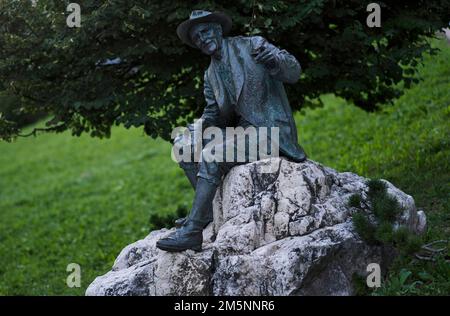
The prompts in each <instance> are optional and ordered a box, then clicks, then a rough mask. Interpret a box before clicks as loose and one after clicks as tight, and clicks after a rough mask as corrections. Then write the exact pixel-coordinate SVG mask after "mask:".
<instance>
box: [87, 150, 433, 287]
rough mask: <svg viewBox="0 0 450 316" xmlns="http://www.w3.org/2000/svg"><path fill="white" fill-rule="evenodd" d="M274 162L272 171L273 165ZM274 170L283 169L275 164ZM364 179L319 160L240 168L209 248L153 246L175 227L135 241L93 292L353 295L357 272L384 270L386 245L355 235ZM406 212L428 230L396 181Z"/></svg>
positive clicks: (217, 208)
mask: <svg viewBox="0 0 450 316" xmlns="http://www.w3.org/2000/svg"><path fill="white" fill-rule="evenodd" d="M269 163H271V164H272V170H271V171H273V172H271V173H264V172H263V171H267V166H268V164H269ZM274 167H275V168H274ZM366 180H367V179H365V178H362V177H360V176H358V175H356V174H353V173H348V172H346V173H338V172H336V171H335V170H333V169H330V168H327V167H324V166H322V165H320V164H318V163H316V162H313V161H310V160H308V161H306V162H304V163H293V162H290V161H287V160H285V159H279V158H276V159H275V158H274V159H268V160H263V161H259V162H255V163H251V164H247V165H243V166H239V167H235V168H234V169H233V170H232V171H231V172H230V173H229V174H228V175H227V177H226V179H225V181H224V183H223V185H222V186H221V187H220V188H219V190H218V191H217V194H216V197H215V200H214V222H213V223H211V224H210V225H209V226H208V227H207V228H206V229H205V231H204V234H203V235H204V243H203V251H202V252H198V253H197V252H194V251H190V250H188V251H185V252H181V253H168V252H164V251H162V250H159V249H157V248H156V247H155V243H156V241H157V240H158V239H160V238H161V237H164V236H166V235H168V234H169V233H171V232H172V231H173V230H174V228H173V229H171V230H167V229H162V230H158V231H153V232H151V233H150V234H149V235H148V236H147V237H146V238H144V239H143V240H139V241H137V242H135V243H134V244H131V245H129V246H127V247H126V248H125V249H123V250H122V252H121V253H120V255H119V256H118V258H117V259H116V261H115V263H114V266H113V268H112V271H110V272H108V273H107V274H105V275H103V276H100V277H97V278H96V279H95V280H94V282H93V283H92V284H91V285H90V286H89V288H88V289H87V291H86V294H87V295H351V294H352V293H353V288H352V275H353V273H355V272H356V273H359V274H365V273H366V267H367V265H368V264H369V263H379V264H380V265H381V266H382V267H385V266H386V260H387V259H389V258H388V257H390V255H388V256H387V255H386V249H382V248H381V247H373V246H368V245H367V244H366V243H364V242H363V241H362V240H361V239H360V238H359V237H358V235H357V233H356V232H355V230H354V228H353V225H352V220H351V218H352V213H353V212H354V211H355V210H354V209H351V208H349V207H348V199H349V197H350V195H352V194H353V193H360V194H361V195H362V197H363V198H365V197H366V192H367V186H366V183H365V182H366ZM387 185H388V192H389V194H392V195H394V196H395V197H396V198H397V199H398V201H399V202H400V203H401V204H402V205H403V207H404V209H405V211H404V213H403V215H402V217H401V219H399V224H402V225H406V226H407V227H409V228H410V230H411V231H414V232H416V233H421V232H423V231H424V230H425V226H426V218H425V215H424V213H423V212H422V211H419V212H418V211H417V210H416V207H415V205H414V200H413V198H412V197H411V196H409V195H407V194H405V193H403V192H402V191H400V190H398V189H397V188H395V187H394V186H393V185H392V184H390V183H388V182H387Z"/></svg>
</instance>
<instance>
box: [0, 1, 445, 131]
mask: <svg viewBox="0 0 450 316" xmlns="http://www.w3.org/2000/svg"><path fill="white" fill-rule="evenodd" d="M70 2H72V1H63V0H38V1H37V5H36V6H32V4H31V1H27V0H20V1H17V0H2V1H0V86H1V85H3V86H4V89H6V90H8V93H10V94H11V93H13V94H15V95H17V96H20V97H21V98H25V99H26V100H27V102H24V103H23V104H21V107H20V111H22V112H24V113H27V112H32V113H35V112H46V113H49V114H51V115H52V118H51V119H50V120H49V121H48V122H47V129H48V130H52V131H57V132H59V131H64V130H67V129H69V130H71V131H72V133H73V134H74V135H80V134H81V133H83V132H88V133H90V135H92V136H98V137H103V136H109V135H110V129H111V126H112V125H119V124H123V125H124V126H125V127H131V126H135V127H139V126H144V130H145V132H146V133H147V134H148V135H150V136H152V137H157V136H161V137H163V138H165V139H169V138H170V132H171V130H172V128H173V127H174V126H177V125H180V124H186V123H187V122H188V121H190V120H191V119H192V118H194V117H199V116H200V114H201V111H202V108H203V105H204V100H203V95H202V92H203V89H202V78H203V75H202V74H203V71H204V70H205V68H206V67H207V65H208V63H209V60H208V58H207V57H205V56H203V55H201V54H200V52H198V51H196V50H195V49H192V48H190V47H188V46H186V45H183V44H182V43H181V42H180V40H179V39H178V38H177V36H176V33H175V29H176V27H177V25H178V24H179V23H180V22H181V21H183V20H185V19H186V18H187V17H188V16H189V13H190V12H191V11H192V10H193V9H207V10H211V11H216V10H217V11H224V12H226V13H228V14H229V15H230V16H231V17H232V19H233V29H232V34H231V36H233V35H254V34H260V35H262V36H264V37H266V38H267V39H268V40H269V41H271V42H272V43H274V44H275V45H277V46H279V47H282V48H284V49H286V50H288V51H289V52H291V53H292V54H294V55H295V56H296V57H297V58H298V60H299V61H300V63H301V64H302V67H303V70H304V72H303V75H302V79H301V80H300V81H299V82H298V83H297V84H296V85H294V86H290V87H288V94H289V97H290V100H291V106H292V107H293V108H294V109H297V110H298V109H300V108H301V107H302V106H305V105H308V104H313V103H314V100H316V98H317V97H318V96H319V95H320V94H323V93H329V92H333V93H335V94H336V95H338V96H342V97H344V98H345V99H347V100H351V101H353V102H354V104H355V105H357V106H359V107H361V108H363V109H365V110H369V111H372V110H375V109H376V108H377V105H378V104H381V103H386V102H389V101H390V100H392V99H393V98H395V97H397V96H399V94H400V93H401V89H400V88H399V87H398V86H396V84H397V83H399V82H401V81H404V85H405V86H406V87H408V86H410V84H411V83H412V82H413V81H414V79H413V75H414V72H415V70H414V69H415V67H416V66H417V65H418V61H419V60H420V56H421V55H422V53H423V52H424V51H429V50H430V49H431V48H430V46H429V45H428V43H427V41H426V37H430V36H433V35H434V33H435V32H436V31H437V30H439V29H441V28H442V27H444V26H445V25H446V24H447V23H448V21H447V20H448V12H449V8H450V4H449V1H448V0H445V1H444V0H428V1H424V0H421V1H414V2H412V1H379V2H378V3H379V4H380V5H381V9H382V27H381V28H369V27H367V25H366V19H367V16H368V14H369V12H367V10H366V9H367V5H368V4H369V3H370V2H372V1H360V0H358V1H356V0H299V1H289V0H254V1H244V0H231V1H230V0H228V1H186V0H183V1H181V0H174V1H161V0H133V1H129V0H108V1H104V0H83V1H80V2H79V3H80V5H81V9H82V12H81V13H82V22H81V24H82V25H81V27H80V28H69V27H68V26H67V25H66V18H67V16H68V14H69V13H68V12H66V7H67V5H68V4H69V3H70ZM117 58H119V59H117ZM108 60H109V61H112V60H115V61H118V63H116V64H113V65H103V66H102V65H101V64H102V63H105V61H108ZM19 132H20V131H19V129H18V128H17V127H14V123H12V122H7V121H6V120H5V119H4V118H3V119H2V118H1V117H0V137H1V138H3V139H9V138H10V137H11V136H15V135H16V134H17V133H19Z"/></svg>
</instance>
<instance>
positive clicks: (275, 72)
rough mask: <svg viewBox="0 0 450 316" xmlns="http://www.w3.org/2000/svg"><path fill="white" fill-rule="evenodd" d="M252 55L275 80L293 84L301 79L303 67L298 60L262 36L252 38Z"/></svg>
mask: <svg viewBox="0 0 450 316" xmlns="http://www.w3.org/2000/svg"><path fill="white" fill-rule="evenodd" d="M252 55H253V56H254V59H255V61H256V62H258V63H262V64H264V66H265V67H266V68H267V70H268V71H269V73H270V75H271V76H272V77H274V78H275V79H277V80H280V81H282V82H286V83H291V84H293V83H296V82H297V81H298V80H299V79H300V74H301V66H300V63H299V62H298V61H297V59H296V58H295V57H294V56H292V55H291V54H289V53H288V52H287V51H286V50H284V49H280V48H278V47H276V46H274V45H273V44H271V43H269V42H268V41H267V40H266V39H265V38H263V37H261V36H254V37H252Z"/></svg>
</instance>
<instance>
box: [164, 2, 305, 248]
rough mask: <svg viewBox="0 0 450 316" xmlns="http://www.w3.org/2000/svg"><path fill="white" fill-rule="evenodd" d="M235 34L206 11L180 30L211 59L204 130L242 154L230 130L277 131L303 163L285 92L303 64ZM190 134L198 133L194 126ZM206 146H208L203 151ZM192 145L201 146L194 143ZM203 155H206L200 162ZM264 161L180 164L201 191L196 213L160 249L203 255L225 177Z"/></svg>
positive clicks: (227, 22) (283, 150) (286, 150)
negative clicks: (232, 141) (242, 166)
mask: <svg viewBox="0 0 450 316" xmlns="http://www.w3.org/2000/svg"><path fill="white" fill-rule="evenodd" d="M230 29H231V19H230V18H229V17H228V16H226V15H225V14H223V13H220V12H215V13H211V12H208V11H201V10H200V11H193V12H192V14H191V16H190V19H189V20H187V21H185V22H183V23H182V24H180V25H179V27H178V29H177V33H178V36H179V37H180V39H181V40H182V41H183V42H184V43H186V44H187V45H189V46H192V47H195V48H197V49H199V50H200V51H201V52H202V53H204V54H206V55H208V56H210V58H211V63H210V65H209V67H208V69H207V70H206V71H205V74H204V96H205V101H206V106H205V109H204V112H203V115H202V117H201V120H200V122H201V123H202V130H204V129H205V128H207V127H211V126H214V127H217V128H220V129H222V130H223V131H224V133H223V135H224V138H223V142H222V143H223V144H224V148H223V151H224V152H226V151H229V150H232V151H233V152H234V153H236V152H238V151H239V150H242V148H237V146H228V147H226V146H225V144H227V143H229V139H227V138H226V133H225V129H226V128H227V127H237V126H240V127H245V128H246V127H255V128H256V130H257V131H258V128H261V127H269V128H270V127H276V128H278V130H279V134H278V137H277V139H276V140H275V139H274V138H272V139H270V140H269V142H274V141H276V142H277V144H278V146H279V152H280V154H281V155H283V156H285V157H287V158H288V159H291V160H293V161H296V162H302V161H304V160H305V159H306V155H305V153H304V151H303V149H302V148H301V147H300V146H299V144H298V139H297V128H296V125H295V121H294V118H293V116H292V111H291V108H290V105H289V102H288V99H287V96H286V92H285V90H284V86H283V83H288V84H294V83H296V82H297V81H298V80H299V78H300V72H301V68H300V64H299V62H298V61H297V60H296V59H295V57H294V56H292V55H291V54H289V53H288V52H287V51H286V50H283V49H279V48H277V47H276V46H274V45H272V44H271V43H269V42H268V41H267V40H265V39H264V38H263V37H261V36H253V37H244V36H236V37H226V35H227V33H228V32H229V31H230ZM189 129H191V130H193V129H194V126H193V125H191V126H189ZM259 136H260V135H259V133H258V137H259ZM269 137H271V135H270V136H269ZM183 141H184V140H183V138H177V139H175V143H178V142H183ZM207 143H208V141H207V140H206V141H204V140H203V141H202V144H201V148H204V147H205V145H206V144H207ZM245 144H246V146H248V143H245ZM191 145H192V146H193V147H194V146H195V145H196V144H195V142H194V141H192V142H191ZM197 145H198V144H197ZM194 152H195V150H194V149H193V150H192V153H193V154H194ZM245 152H246V153H247V150H245ZM204 155H205V153H204V152H203V151H202V153H201V156H202V157H204ZM259 158H260V157H259V155H258V154H257V155H256V156H255V155H253V156H251V155H250V154H248V155H246V156H245V159H244V161H221V162H218V161H206V160H207V159H200V161H199V162H196V161H195V159H194V157H192V159H191V160H189V161H182V162H180V166H181V167H182V168H183V170H184V171H185V173H186V176H187V177H188V179H189V181H190V182H191V184H192V186H193V187H194V189H195V191H196V194H195V198H194V203H193V207H192V210H191V213H190V215H189V217H188V218H186V219H182V220H180V221H178V222H177V224H178V226H179V229H177V231H176V232H175V233H173V234H172V235H170V236H169V237H167V238H164V239H161V240H160V241H159V242H158V243H157V246H158V247H159V248H160V249H163V250H166V251H182V250H186V249H194V250H197V251H199V250H201V244H202V230H203V228H204V227H205V226H206V225H207V224H208V223H209V222H210V221H211V220H212V219H213V218H212V206H211V205H212V199H213V198H214V194H215V191H216V188H217V186H218V185H219V184H220V183H221V181H222V177H223V176H224V175H225V174H226V173H227V172H228V171H229V170H230V169H231V168H232V167H234V166H236V165H238V164H242V163H246V162H249V161H252V160H257V159H259Z"/></svg>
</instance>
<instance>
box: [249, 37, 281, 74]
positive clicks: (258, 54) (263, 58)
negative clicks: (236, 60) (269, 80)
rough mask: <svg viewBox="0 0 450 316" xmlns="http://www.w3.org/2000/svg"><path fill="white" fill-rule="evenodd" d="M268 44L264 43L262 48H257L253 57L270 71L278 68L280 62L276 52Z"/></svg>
mask: <svg viewBox="0 0 450 316" xmlns="http://www.w3.org/2000/svg"><path fill="white" fill-rule="evenodd" d="M266 44H267V43H263V44H262V45H261V46H259V47H257V48H255V49H254V50H253V52H252V55H253V56H254V58H255V61H256V62H257V63H261V64H263V65H264V66H266V67H267V68H268V69H269V70H272V69H275V68H276V67H277V66H278V60H277V57H276V54H275V51H274V50H273V49H271V48H270V47H269V46H268V45H266Z"/></svg>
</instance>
